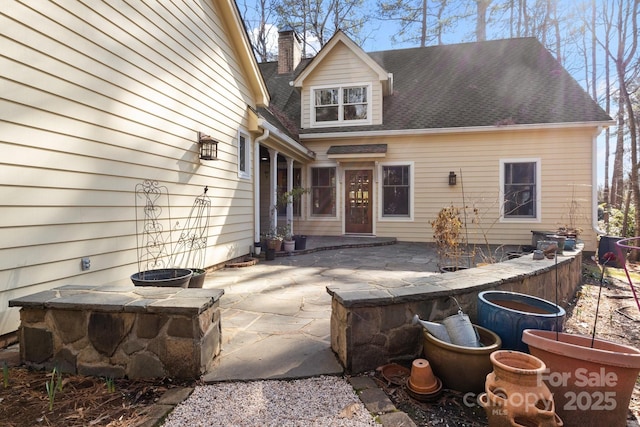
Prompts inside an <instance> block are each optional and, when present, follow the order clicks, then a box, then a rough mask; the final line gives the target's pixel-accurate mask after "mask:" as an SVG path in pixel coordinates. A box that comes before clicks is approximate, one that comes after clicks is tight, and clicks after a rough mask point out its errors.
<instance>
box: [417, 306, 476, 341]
mask: <svg viewBox="0 0 640 427" xmlns="http://www.w3.org/2000/svg"><path fill="white" fill-rule="evenodd" d="M411 323H412V324H414V325H417V324H418V323H419V324H420V325H422V327H423V328H425V329H426V330H428V331H429V333H431V335H433V336H434V337H436V338H438V339H439V340H441V341H444V342H447V343H449V344H455V345H459V346H463V347H480V346H481V344H480V337H479V336H478V333H477V332H476V330H475V328H474V327H473V324H472V323H471V320H469V316H468V315H466V314H464V313H463V312H462V310H458V313H456V314H454V315H452V316H449V317H447V318H446V319H444V320H443V321H442V323H437V322H429V321H426V320H421V319H420V316H418V315H417V314H416V315H414V316H413V320H412V322H411Z"/></svg>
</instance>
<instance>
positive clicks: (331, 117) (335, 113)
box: [311, 84, 371, 126]
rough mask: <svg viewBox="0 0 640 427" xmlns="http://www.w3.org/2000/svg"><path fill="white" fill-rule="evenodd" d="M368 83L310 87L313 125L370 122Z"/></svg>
mask: <svg viewBox="0 0 640 427" xmlns="http://www.w3.org/2000/svg"><path fill="white" fill-rule="evenodd" d="M370 91H371V87H370V85H364V84H363V85H360V84H359V85H354V86H344V87H341V86H338V87H321V88H320V87H316V88H311V93H312V94H313V96H312V109H311V110H312V115H313V118H312V123H313V126H336V125H357V124H370V123H371V105H370V103H369V92H370Z"/></svg>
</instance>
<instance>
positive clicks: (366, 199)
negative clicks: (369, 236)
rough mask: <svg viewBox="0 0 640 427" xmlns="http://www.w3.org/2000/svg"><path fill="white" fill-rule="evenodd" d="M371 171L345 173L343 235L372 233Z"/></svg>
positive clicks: (349, 171)
mask: <svg viewBox="0 0 640 427" xmlns="http://www.w3.org/2000/svg"><path fill="white" fill-rule="evenodd" d="M372 178H373V171H372V170H368V169H361V170H346V171H345V197H344V200H345V216H344V217H345V226H344V229H345V233H372V232H373V218H372V207H373V199H372V196H373V191H372V185H373V179H372Z"/></svg>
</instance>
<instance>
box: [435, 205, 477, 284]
mask: <svg viewBox="0 0 640 427" xmlns="http://www.w3.org/2000/svg"><path fill="white" fill-rule="evenodd" d="M431 228H432V229H433V238H434V240H435V243H436V246H437V249H438V266H439V268H440V271H442V272H450V271H457V270H462V269H465V268H469V267H470V266H471V258H472V257H471V254H469V253H468V252H467V251H465V247H464V246H465V245H464V237H463V235H462V232H463V228H464V223H463V222H462V220H461V218H460V208H458V207H456V206H453V205H451V206H447V207H444V208H442V209H440V212H438V216H437V217H436V219H435V220H433V221H431Z"/></svg>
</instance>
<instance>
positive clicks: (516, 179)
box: [500, 159, 540, 220]
mask: <svg viewBox="0 0 640 427" xmlns="http://www.w3.org/2000/svg"><path fill="white" fill-rule="evenodd" d="M500 168H501V173H500V177H501V181H502V182H501V190H502V204H503V218H504V219H514V220H517V219H540V194H539V193H540V161H539V160H537V159H522V160H520V159H516V160H501V161H500Z"/></svg>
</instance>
